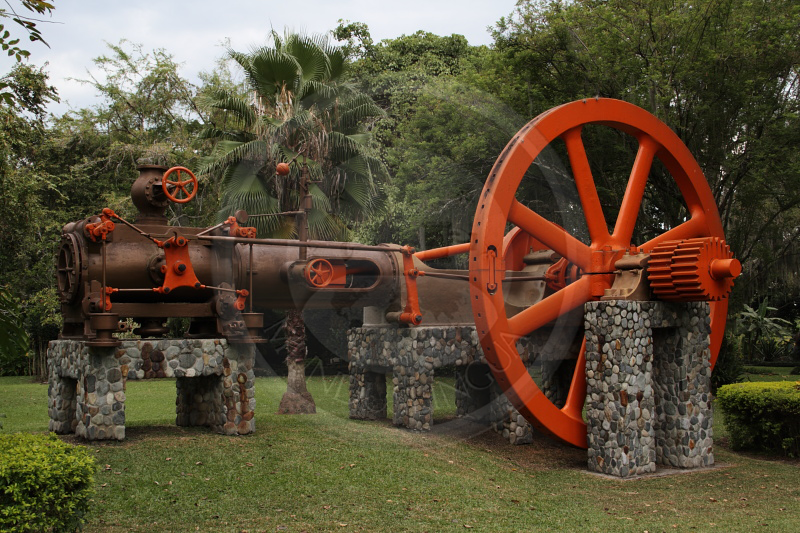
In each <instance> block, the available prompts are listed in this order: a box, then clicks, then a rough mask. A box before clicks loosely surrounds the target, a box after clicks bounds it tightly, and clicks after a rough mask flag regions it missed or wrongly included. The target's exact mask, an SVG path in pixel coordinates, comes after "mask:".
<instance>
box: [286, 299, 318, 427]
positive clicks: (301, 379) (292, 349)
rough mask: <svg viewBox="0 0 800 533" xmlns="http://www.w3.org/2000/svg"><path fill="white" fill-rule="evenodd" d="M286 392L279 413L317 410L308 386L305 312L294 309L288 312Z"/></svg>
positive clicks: (295, 413)
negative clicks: (287, 373) (287, 374)
mask: <svg viewBox="0 0 800 533" xmlns="http://www.w3.org/2000/svg"><path fill="white" fill-rule="evenodd" d="M285 328H286V366H287V367H288V368H289V376H288V377H287V379H286V392H285V393H284V395H283V398H281V404H280V406H278V414H281V415H302V414H313V413H316V412H317V406H316V405H315V404H314V398H312V397H311V394H310V393H309V392H308V389H307V388H306V325H305V322H304V321H303V312H302V311H298V310H295V309H292V310H291V311H289V312H288V313H287V314H286V326H285Z"/></svg>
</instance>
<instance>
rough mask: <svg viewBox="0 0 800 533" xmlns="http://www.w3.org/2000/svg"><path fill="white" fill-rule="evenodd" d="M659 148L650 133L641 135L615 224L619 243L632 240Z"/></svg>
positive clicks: (616, 237) (627, 242)
mask: <svg viewBox="0 0 800 533" xmlns="http://www.w3.org/2000/svg"><path fill="white" fill-rule="evenodd" d="M657 150H658V144H656V142H655V141H654V140H653V138H652V137H650V136H648V135H642V136H641V138H640V139H639V151H638V152H637V153H636V160H635V161H634V162H633V169H632V170H631V177H630V179H629V180H628V186H627V188H626V189H625V196H623V197H622V204H621V205H620V208H619V215H618V216H617V223H616V224H615V226H614V240H615V241H616V242H618V243H623V244H626V245H627V244H630V242H631V237H633V229H634V227H635V226H636V219H637V218H638V217H639V210H640V209H641V206H642V197H643V196H644V189H645V186H646V185H647V177H648V176H649V175H650V168H651V167H652V166H653V157H655V154H656V151H657Z"/></svg>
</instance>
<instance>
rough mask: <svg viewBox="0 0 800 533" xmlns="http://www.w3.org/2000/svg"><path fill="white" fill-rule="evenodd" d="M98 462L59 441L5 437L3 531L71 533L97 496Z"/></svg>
mask: <svg viewBox="0 0 800 533" xmlns="http://www.w3.org/2000/svg"><path fill="white" fill-rule="evenodd" d="M95 470H96V467H95V463H94V459H93V458H92V457H91V456H90V455H89V453H88V452H87V451H86V449H85V448H83V447H79V446H71V445H69V444H66V443H64V442H62V441H60V440H59V439H58V438H56V436H55V435H53V434H50V435H32V434H28V433H15V434H9V435H0V531H4V532H5V531H8V532H13V533H22V532H28V531H37V532H49V531H52V532H67V531H69V532H71V531H75V530H76V529H78V528H79V527H80V526H81V524H82V523H83V521H84V516H85V514H86V511H87V510H88V508H89V498H90V497H91V495H92V493H93V492H94V479H93V478H94V473H95Z"/></svg>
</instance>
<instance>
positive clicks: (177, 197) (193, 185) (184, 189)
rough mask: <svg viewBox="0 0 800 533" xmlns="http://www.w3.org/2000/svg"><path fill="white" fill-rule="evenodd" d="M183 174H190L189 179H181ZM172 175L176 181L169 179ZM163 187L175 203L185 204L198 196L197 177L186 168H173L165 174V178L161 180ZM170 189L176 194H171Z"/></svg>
mask: <svg viewBox="0 0 800 533" xmlns="http://www.w3.org/2000/svg"><path fill="white" fill-rule="evenodd" d="M181 172H185V173H186V174H188V175H189V178H188V179H186V180H183V179H181ZM171 174H175V178H176V179H174V180H170V179H168V178H169V176H170V175H171ZM161 187H162V188H163V189H164V194H165V195H166V196H167V198H169V199H170V200H172V201H173V202H175V203H178V204H185V203H186V202H189V201H191V199H192V198H194V197H195V196H196V195H197V177H196V176H195V175H194V174H193V173H192V171H191V170H189V169H188V168H186V167H172V168H171V169H169V170H167V171H166V172H164V177H163V178H161ZM170 189H172V190H173V191H174V192H170ZM181 193H183V195H182V196H181Z"/></svg>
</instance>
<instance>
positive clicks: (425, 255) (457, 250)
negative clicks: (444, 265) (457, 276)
mask: <svg viewBox="0 0 800 533" xmlns="http://www.w3.org/2000/svg"><path fill="white" fill-rule="evenodd" d="M467 252H469V243H468V242H465V243H463V244H455V245H453V246H444V247H442V248H432V249H430V250H421V251H419V252H416V253H415V254H414V257H416V258H417V259H419V260H420V261H431V260H432V259H442V258H445V257H450V256H451V255H458V254H465V253H467Z"/></svg>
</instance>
